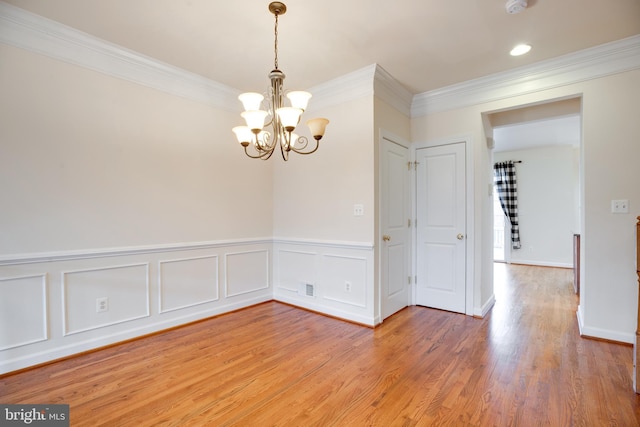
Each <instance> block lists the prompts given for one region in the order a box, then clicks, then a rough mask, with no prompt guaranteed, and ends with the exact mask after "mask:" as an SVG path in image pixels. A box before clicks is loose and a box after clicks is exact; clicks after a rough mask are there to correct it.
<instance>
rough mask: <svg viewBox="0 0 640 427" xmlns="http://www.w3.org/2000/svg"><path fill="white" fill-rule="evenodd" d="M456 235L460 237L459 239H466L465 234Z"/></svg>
mask: <svg viewBox="0 0 640 427" xmlns="http://www.w3.org/2000/svg"><path fill="white" fill-rule="evenodd" d="M456 237H457V238H458V240H462V239H464V234H462V233H458V235H457V236H456Z"/></svg>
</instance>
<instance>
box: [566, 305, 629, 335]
mask: <svg viewBox="0 0 640 427" xmlns="http://www.w3.org/2000/svg"><path fill="white" fill-rule="evenodd" d="M576 314H577V317H578V330H579V331H580V336H581V337H583V338H591V339H597V340H602V341H608V342H614V343H618V344H633V342H634V341H635V334H634V333H624V332H619V331H612V330H610V329H602V328H596V327H593V326H588V325H586V324H585V323H584V314H583V311H582V306H578V311H577V312H576Z"/></svg>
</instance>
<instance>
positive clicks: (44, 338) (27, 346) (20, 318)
mask: <svg viewBox="0 0 640 427" xmlns="http://www.w3.org/2000/svg"><path fill="white" fill-rule="evenodd" d="M272 247H273V244H272V241H271V240H269V239H253V240H233V241H213V242H196V243H190V242H184V243H175V244H159V245H153V246H144V247H132V248H126V247H125V248H94V249H91V250H86V251H82V250H74V251H68V252H55V253H53V252H49V253H43V254H16V255H14V256H2V257H1V258H0V374H4V373H7V372H12V371H15V370H19V369H23V368H26V367H29V366H34V365H38V364H41V363H45V362H49V361H52V360H56V359H59V358H63V357H67V356H71V355H73V354H77V353H82V352H85V351H89V350H92V349H96V348H100V347H103V346H107V345H111V344H114V343H118V342H120V341H125V340H129V339H134V338H137V337H140V336H144V335H147V334H150V333H154V332H158V331H162V330H165V329H169V328H172V327H176V326H180V325H184V324H187V323H190V322H194V321H198V320H201V319H206V318H208V317H212V316H216V315H220V314H223V313H226V312H229V311H233V310H238V309H241V308H244V307H248V306H251V305H255V304H259V303H261V302H264V301H269V300H272V299H273V295H272V290H271V286H270V284H271V277H270V271H271V264H270V262H271V258H272V257H271V251H272ZM222 278H224V282H223V283H224V288H223V289H224V290H221V286H220V283H221V279H222ZM105 298H106V300H105ZM16 325H20V326H19V327H16Z"/></svg>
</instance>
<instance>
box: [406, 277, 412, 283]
mask: <svg viewBox="0 0 640 427" xmlns="http://www.w3.org/2000/svg"><path fill="white" fill-rule="evenodd" d="M407 283H409V284H411V276H407Z"/></svg>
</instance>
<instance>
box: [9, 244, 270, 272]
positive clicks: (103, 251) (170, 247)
mask: <svg viewBox="0 0 640 427" xmlns="http://www.w3.org/2000/svg"><path fill="white" fill-rule="evenodd" d="M272 242H273V241H272V239H270V238H257V239H234V240H215V241H208V242H187V243H167V244H159V245H145V246H129V247H122V248H100V249H80V250H71V251H56V252H40V253H32V254H8V255H2V256H0V266H3V265H18V264H36V263H41V262H56V261H77V260H81V259H90V258H105V257H116V256H129V255H143V254H151V253H160V252H174V251H190V250H195V249H213V248H222V247H228V246H243V245H262V244H271V243H272Z"/></svg>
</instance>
